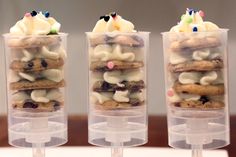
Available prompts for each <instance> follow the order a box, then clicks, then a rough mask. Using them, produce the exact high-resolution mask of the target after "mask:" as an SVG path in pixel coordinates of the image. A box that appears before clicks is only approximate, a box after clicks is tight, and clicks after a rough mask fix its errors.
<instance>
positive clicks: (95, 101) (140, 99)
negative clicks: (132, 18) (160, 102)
mask: <svg viewBox="0 0 236 157" xmlns="http://www.w3.org/2000/svg"><path fill="white" fill-rule="evenodd" d="M87 35H88V43H89V69H90V77H89V78H90V80H89V84H90V91H89V96H90V104H91V105H92V107H94V108H96V109H104V110H117V109H119V110H121V109H129V108H132V107H139V106H142V105H144V104H145V97H146V96H145V95H146V94H145V88H146V80H145V67H146V65H145V38H144V37H143V34H142V33H141V32H137V31H136V30H134V25H133V24H132V23H131V22H129V21H127V20H125V19H123V18H122V17H121V16H119V15H118V14H117V13H115V12H113V13H110V14H107V15H104V16H101V17H100V19H99V20H98V21H97V23H96V25H95V27H94V29H93V31H92V32H90V33H88V34H87Z"/></svg>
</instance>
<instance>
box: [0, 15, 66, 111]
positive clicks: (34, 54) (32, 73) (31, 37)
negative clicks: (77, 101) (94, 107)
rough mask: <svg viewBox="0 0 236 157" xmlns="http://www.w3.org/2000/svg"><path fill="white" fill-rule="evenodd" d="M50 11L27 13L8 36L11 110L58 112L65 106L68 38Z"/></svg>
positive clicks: (8, 79) (6, 45) (6, 40)
mask: <svg viewBox="0 0 236 157" xmlns="http://www.w3.org/2000/svg"><path fill="white" fill-rule="evenodd" d="M60 26H61V25H60V23H58V22H57V21H56V20H55V19H54V18H53V17H51V16H50V13H49V12H36V11H32V12H31V13H26V14H25V15H24V17H23V18H22V19H21V20H19V21H18V22H17V23H16V24H15V25H14V26H13V27H11V29H10V33H9V34H5V35H4V37H5V47H6V50H5V51H6V58H7V60H6V63H7V69H6V71H7V72H8V77H7V82H8V98H9V99H8V101H9V108H10V109H13V110H23V111H30V112H54V111H57V110H60V109H61V108H63V105H64V93H63V92H64V87H65V79H64V65H65V59H66V51H65V46H66V45H65V42H66V41H65V37H66V34H63V33H59V30H60Z"/></svg>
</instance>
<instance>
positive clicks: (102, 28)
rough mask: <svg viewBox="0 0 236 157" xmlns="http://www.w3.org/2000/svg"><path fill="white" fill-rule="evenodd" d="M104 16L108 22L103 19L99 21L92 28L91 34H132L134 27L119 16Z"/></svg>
mask: <svg viewBox="0 0 236 157" xmlns="http://www.w3.org/2000/svg"><path fill="white" fill-rule="evenodd" d="M106 16H107V17H106V18H108V21H106V20H105V18H102V19H100V20H99V21H98V22H97V23H96V25H95V27H94V28H93V32H116V31H119V32H134V25H133V24H132V23H131V22H129V21H127V20H125V19H123V18H122V17H121V16H119V15H116V16H115V17H112V16H110V15H106Z"/></svg>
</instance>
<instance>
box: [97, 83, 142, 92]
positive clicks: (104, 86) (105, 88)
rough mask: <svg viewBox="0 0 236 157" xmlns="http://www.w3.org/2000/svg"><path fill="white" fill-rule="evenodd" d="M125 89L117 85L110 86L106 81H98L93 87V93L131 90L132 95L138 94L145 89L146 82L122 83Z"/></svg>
mask: <svg viewBox="0 0 236 157" xmlns="http://www.w3.org/2000/svg"><path fill="white" fill-rule="evenodd" d="M122 84H124V87H120V86H118V85H117V84H110V83H108V82H106V81H97V82H95V83H94V85H93V91H96V92H115V91H116V90H129V91H130V92H131V93H134V92H138V91H140V90H141V89H143V88H145V85H144V81H143V80H141V81H130V82H127V81H124V82H122Z"/></svg>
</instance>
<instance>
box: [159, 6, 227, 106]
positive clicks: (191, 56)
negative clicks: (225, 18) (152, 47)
mask: <svg viewBox="0 0 236 157" xmlns="http://www.w3.org/2000/svg"><path fill="white" fill-rule="evenodd" d="M203 17H204V12H203V11H196V10H194V9H187V10H186V13H185V14H184V15H182V17H181V21H180V22H179V23H178V24H177V25H176V26H174V27H172V28H171V30H170V31H169V32H166V33H163V37H164V55H165V63H166V67H165V68H166V84H167V86H168V87H167V93H166V97H167V102H168V104H170V105H171V106H173V107H177V108H191V109H201V110H207V109H223V108H224V107H225V105H226V104H225V103H227V98H226V90H225V88H226V85H227V80H226V77H225V74H226V71H225V70H226V69H225V66H227V60H226V58H225V53H226V50H227V49H226V41H225V37H224V33H225V32H226V31H225V30H223V29H220V28H219V27H218V26H217V25H216V24H214V23H212V22H208V21H203Z"/></svg>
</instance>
